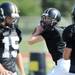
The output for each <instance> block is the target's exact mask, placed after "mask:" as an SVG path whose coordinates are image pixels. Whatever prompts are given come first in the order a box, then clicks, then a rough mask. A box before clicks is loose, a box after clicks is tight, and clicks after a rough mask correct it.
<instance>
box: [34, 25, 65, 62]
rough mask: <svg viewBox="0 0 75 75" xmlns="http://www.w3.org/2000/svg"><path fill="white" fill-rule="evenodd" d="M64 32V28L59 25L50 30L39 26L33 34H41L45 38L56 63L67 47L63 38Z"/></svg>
mask: <svg viewBox="0 0 75 75" xmlns="http://www.w3.org/2000/svg"><path fill="white" fill-rule="evenodd" d="M62 32H63V29H62V28H60V27H57V26H55V27H53V28H52V29H50V30H49V29H48V30H44V29H43V28H42V27H40V26H38V27H37V28H36V30H35V31H34V32H33V35H35V36H37V35H41V36H42V37H43V38H44V39H45V42H46V45H47V48H48V50H49V52H50V53H51V55H52V58H53V60H54V61H55V63H57V60H58V59H60V58H62V53H63V49H64V47H65V43H64V41H63V39H62Z"/></svg>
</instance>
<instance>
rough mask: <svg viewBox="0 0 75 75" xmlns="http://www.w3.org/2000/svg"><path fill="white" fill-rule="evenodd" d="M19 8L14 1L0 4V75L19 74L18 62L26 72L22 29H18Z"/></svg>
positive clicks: (22, 71)
mask: <svg viewBox="0 0 75 75" xmlns="http://www.w3.org/2000/svg"><path fill="white" fill-rule="evenodd" d="M18 19H19V12H18V8H17V6H16V5H15V4H14V3H11V2H4V3H2V4H1V5H0V75H17V71H16V64H17V66H18V68H19V70H20V74H21V75H25V74H24V67H23V63H22V56H21V53H20V51H19V43H20V42H21V31H20V30H19V29H18V26H17V22H18Z"/></svg>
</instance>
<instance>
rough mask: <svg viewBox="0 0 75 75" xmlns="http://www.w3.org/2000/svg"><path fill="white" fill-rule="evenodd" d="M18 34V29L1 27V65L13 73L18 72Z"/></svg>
mask: <svg viewBox="0 0 75 75" xmlns="http://www.w3.org/2000/svg"><path fill="white" fill-rule="evenodd" d="M18 32H19V31H16V28H2V27H0V63H1V64H2V65H3V66H4V67H5V68H6V69H7V70H9V71H12V72H15V71H16V68H15V62H16V57H17V54H18V52H19V40H20V38H19V36H18V34H19V33H18Z"/></svg>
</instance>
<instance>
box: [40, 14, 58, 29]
mask: <svg viewBox="0 0 75 75" xmlns="http://www.w3.org/2000/svg"><path fill="white" fill-rule="evenodd" d="M40 23H41V26H43V27H44V28H46V29H50V28H53V27H54V26H55V25H56V24H57V21H56V20H55V19H54V18H52V17H49V16H47V15H46V16H45V15H43V16H42V17H41V22H40Z"/></svg>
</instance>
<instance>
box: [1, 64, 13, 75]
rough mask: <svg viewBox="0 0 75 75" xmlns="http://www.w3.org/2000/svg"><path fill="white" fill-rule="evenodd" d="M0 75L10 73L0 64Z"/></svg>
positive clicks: (10, 74)
mask: <svg viewBox="0 0 75 75" xmlns="http://www.w3.org/2000/svg"><path fill="white" fill-rule="evenodd" d="M0 75H12V72H11V71H8V70H6V69H5V68H4V67H3V66H2V65H1V64H0Z"/></svg>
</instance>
